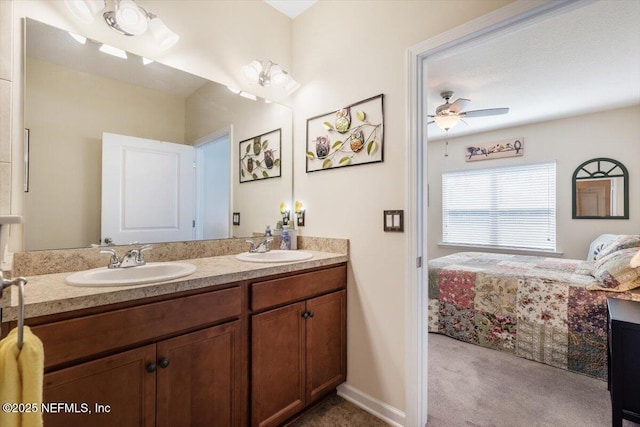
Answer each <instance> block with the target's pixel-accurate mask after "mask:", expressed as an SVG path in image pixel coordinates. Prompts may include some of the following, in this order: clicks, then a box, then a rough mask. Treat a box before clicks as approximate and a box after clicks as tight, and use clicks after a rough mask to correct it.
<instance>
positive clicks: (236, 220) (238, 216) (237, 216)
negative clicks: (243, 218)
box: [233, 212, 240, 225]
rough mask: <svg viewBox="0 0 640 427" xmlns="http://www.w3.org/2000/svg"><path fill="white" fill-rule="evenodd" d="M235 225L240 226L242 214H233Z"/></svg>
mask: <svg viewBox="0 0 640 427" xmlns="http://www.w3.org/2000/svg"><path fill="white" fill-rule="evenodd" d="M233 225H240V212H234V213H233Z"/></svg>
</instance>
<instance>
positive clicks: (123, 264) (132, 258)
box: [100, 245, 153, 268]
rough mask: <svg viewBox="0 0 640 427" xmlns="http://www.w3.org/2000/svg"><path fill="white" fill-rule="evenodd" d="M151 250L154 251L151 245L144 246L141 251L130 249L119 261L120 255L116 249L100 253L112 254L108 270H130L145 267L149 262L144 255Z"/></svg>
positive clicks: (102, 250) (103, 250)
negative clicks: (130, 268)
mask: <svg viewBox="0 0 640 427" xmlns="http://www.w3.org/2000/svg"><path fill="white" fill-rule="evenodd" d="M151 249H153V246H151V245H144V246H142V247H141V248H139V249H130V250H128V251H127V252H126V253H125V254H124V255H123V256H122V259H121V260H120V259H118V254H117V253H116V251H115V249H111V248H104V249H101V250H100V253H101V254H111V259H110V260H109V264H108V265H107V268H129V267H137V266H140V265H145V264H146V263H147V262H146V261H145V259H144V256H143V255H142V253H143V252H145V251H148V250H151Z"/></svg>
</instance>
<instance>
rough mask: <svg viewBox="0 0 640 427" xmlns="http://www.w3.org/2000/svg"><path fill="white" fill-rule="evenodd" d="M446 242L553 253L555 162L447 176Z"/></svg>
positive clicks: (444, 189) (444, 185)
mask: <svg viewBox="0 0 640 427" xmlns="http://www.w3.org/2000/svg"><path fill="white" fill-rule="evenodd" d="M442 240H443V243H450V244H463V245H479V246H496V247H507V248H523V249H537V250H547V251H555V250H556V164H555V162H553V163H541V164H532V165H520V166H511V167H502V168H492V169H476V170H467V171H458V172H445V173H443V174H442Z"/></svg>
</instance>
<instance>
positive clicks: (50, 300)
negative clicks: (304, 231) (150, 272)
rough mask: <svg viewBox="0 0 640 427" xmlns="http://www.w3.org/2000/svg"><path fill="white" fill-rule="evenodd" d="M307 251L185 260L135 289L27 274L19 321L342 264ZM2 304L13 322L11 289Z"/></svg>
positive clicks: (6, 317) (333, 256) (341, 259)
mask: <svg viewBox="0 0 640 427" xmlns="http://www.w3.org/2000/svg"><path fill="white" fill-rule="evenodd" d="M308 252H311V253H313V258H311V259H309V260H306V261H299V262H290V263H250V262H243V261H239V260H237V259H236V257H235V255H223V256H215V257H210V258H197V259H187V260H183V261H184V262H188V263H191V264H193V265H195V266H196V267H197V270H196V271H195V272H194V273H193V274H191V275H190V276H187V277H182V278H178V279H174V280H169V281H165V282H158V283H149V284H142V285H135V286H111V287H77V286H70V285H67V284H66V283H65V278H66V277H67V276H68V275H70V274H72V273H71V272H66V273H55V274H43V275H39V276H29V277H27V278H26V279H27V285H26V286H25V292H24V293H25V295H24V300H25V318H30V317H37V316H45V315H50V314H56V313H63V312H67V311H72V310H79V309H84V308H90V307H98V306H101V305H108V304H114V303H119V302H123V301H131V300H136V299H144V298H149V297H155V296H159V295H167V294H171V293H176V292H182V291H187V290H191V289H199V288H205V287H211V286H216V285H224V284H228V283H232V282H238V281H242V280H251V279H257V278H260V277H266V276H270V275H274V274H282V273H290V272H296V271H301V270H306V269H310V268H317V267H324V266H329V265H334V264H340V263H343V262H347V260H348V256H347V255H346V254H336V253H329V252H319V251H308ZM2 302H3V303H4V305H3V307H4V310H3V312H2V321H3V322H6V321H11V320H16V319H17V314H18V289H17V287H15V286H11V287H9V288H8V289H7V290H5V296H4V297H3V301H2Z"/></svg>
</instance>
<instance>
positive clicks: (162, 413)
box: [33, 287, 247, 427]
mask: <svg viewBox="0 0 640 427" xmlns="http://www.w3.org/2000/svg"><path fill="white" fill-rule="evenodd" d="M230 297H235V298H236V299H237V301H233V300H232V299H230ZM242 300H243V298H242V292H241V288H240V287H236V288H231V289H226V290H221V291H214V292H208V293H203V294H200V295H192V296H188V297H184V298H176V299H173V300H168V301H163V302H159V303H153V304H146V305H141V306H137V307H132V308H126V309H123V310H116V311H110V312H107V313H101V314H98V315H91V316H85V317H80V318H76V319H70V320H66V321H61V322H55V323H50V324H44V325H40V326H35V327H33V329H34V332H35V333H36V335H39V336H40V334H38V330H40V331H41V332H42V336H41V339H43V344H44V346H45V360H46V359H47V357H48V355H49V352H48V349H49V348H52V349H55V348H57V346H56V345H53V344H54V343H53V341H54V340H55V338H54V337H52V336H51V335H52V334H54V335H55V330H56V329H58V331H59V332H60V335H62V336H64V335H65V334H66V333H67V332H71V328H73V329H75V330H76V331H77V334H78V335H79V338H80V340H79V341H80V343H82V346H80V347H81V348H85V349H92V350H87V351H97V350H98V349H99V348H100V341H103V342H105V343H108V342H109V341H112V340H110V339H109V337H108V336H105V335H103V336H99V335H98V336H96V337H95V338H92V337H91V335H92V334H91V333H90V332H88V331H90V329H91V326H92V325H93V326H94V327H97V328H98V329H99V328H100V325H101V324H102V322H104V321H106V320H110V321H112V322H113V324H112V325H111V327H112V328H113V329H114V331H115V332H114V336H124V337H129V339H130V340H131V336H137V334H140V331H136V332H131V331H132V329H134V328H135V325H131V324H130V323H129V322H128V320H130V319H131V318H136V319H140V320H141V322H142V323H145V321H144V320H142V319H143V318H144V317H145V316H149V317H150V318H151V319H154V318H157V319H160V320H161V319H162V318H164V317H166V316H168V317H169V318H171V317H172V314H171V313H173V312H175V310H177V309H178V308H185V304H186V305H187V308H188V307H190V308H191V310H190V311H183V312H182V318H183V319H184V318H186V319H190V320H189V322H188V323H183V322H184V320H180V321H178V322H174V323H172V324H169V325H161V324H160V323H158V324H157V327H156V334H157V335H156V336H155V337H153V336H151V338H150V339H151V340H152V341H155V342H153V343H151V344H147V345H143V346H141V347H138V348H134V349H132V350H126V351H120V352H117V353H115V354H111V355H108V356H104V357H98V358H96V359H94V360H91V361H88V362H84V363H79V364H75V365H72V366H69V367H66V368H62V369H58V370H54V371H52V372H48V373H46V374H45V377H44V393H43V401H44V402H46V403H56V402H61V403H63V404H64V403H71V404H75V406H72V407H57V406H53V408H54V410H57V411H59V412H58V413H45V414H44V423H45V425H46V426H48V427H57V426H61V427H62V426H65V427H73V426H88V425H91V426H95V427H102V426H105V427H107V426H110V427H111V426H119V427H126V426H131V427H134V426H135V427H138V426H144V427H146V426H149V427H155V426H157V427H163V426H167V427H169V426H171V427H179V426H196V425H202V426H205V425H216V426H244V425H245V424H246V412H247V409H246V403H245V402H246V392H245V390H246V389H245V387H246V379H245V378H246V376H245V375H246V374H245V372H246V338H245V337H246V333H244V332H243V326H242V325H243V322H242V320H241V319H240V315H241V312H242V310H241V307H242V305H243V304H242ZM202 304H205V305H202ZM197 311H201V312H200V313H199V314H198V313H197ZM229 316H231V317H232V319H228V317H229ZM233 317H235V318H233ZM118 319H126V320H125V321H124V322H122V321H120V322H118ZM195 319H199V320H198V321H196V320H195ZM212 322H214V323H215V322H217V323H220V324H217V325H214V326H208V327H207V325H208V324H211V323H212ZM185 327H186V328H187V329H194V328H199V327H204V328H203V329H198V330H196V331H194V332H186V333H182V334H179V333H178V334H177V335H176V332H177V331H180V330H183V328H185ZM176 328H177V329H176ZM245 329H246V328H245ZM85 330H86V331H87V333H84V332H83V331H85ZM167 332H168V333H170V334H172V335H176V336H174V337H171V338H166V339H162V338H163V337H164V336H165V333H167ZM94 335H95V334H94ZM142 335H143V339H145V340H146V338H148V337H147V336H146V335H147V334H146V333H143V334H142ZM149 335H153V333H152V332H149ZM134 342H137V341H133V342H130V343H129V344H133V343H134ZM125 343H126V341H124V342H122V343H121V344H125ZM47 344H52V345H51V346H48V345H47ZM105 345H108V346H112V345H113V343H111V344H105ZM67 346H72V347H75V345H74V341H73V340H71V341H69V342H67ZM74 352H75V353H73V354H74V357H76V356H78V354H76V353H78V352H80V350H74ZM66 354H68V352H66ZM51 356H52V360H54V361H56V362H67V360H66V359H65V357H64V356H60V355H56V354H52V355H51ZM81 356H88V355H84V354H82V355H81Z"/></svg>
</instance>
